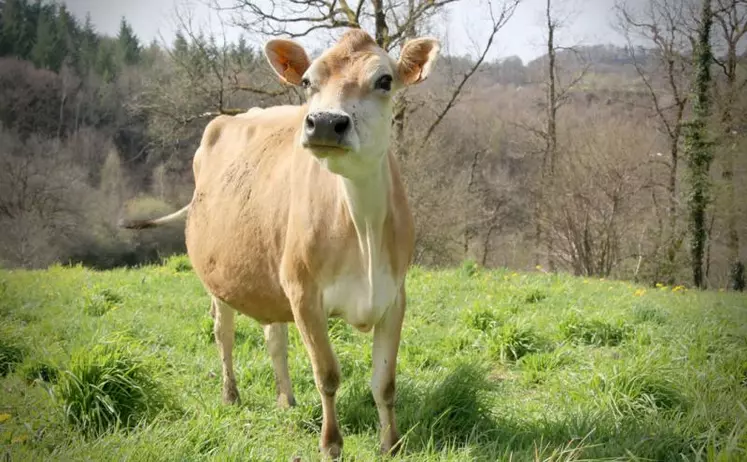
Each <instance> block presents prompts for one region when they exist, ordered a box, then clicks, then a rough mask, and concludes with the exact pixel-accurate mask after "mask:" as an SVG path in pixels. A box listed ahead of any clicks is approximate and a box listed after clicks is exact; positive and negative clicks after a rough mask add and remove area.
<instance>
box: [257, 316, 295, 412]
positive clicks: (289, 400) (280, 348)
mask: <svg viewBox="0 0 747 462" xmlns="http://www.w3.org/2000/svg"><path fill="white" fill-rule="evenodd" d="M264 331H265V341H266V343H267V351H268V352H269V353H270V358H271V359H272V367H273V369H274V370H275V387H276V389H277V395H278V406H280V407H282V408H287V407H290V406H295V405H296V399H295V398H294V397H293V387H292V386H291V380H290V374H289V373H288V324H285V323H274V324H267V325H266V326H264Z"/></svg>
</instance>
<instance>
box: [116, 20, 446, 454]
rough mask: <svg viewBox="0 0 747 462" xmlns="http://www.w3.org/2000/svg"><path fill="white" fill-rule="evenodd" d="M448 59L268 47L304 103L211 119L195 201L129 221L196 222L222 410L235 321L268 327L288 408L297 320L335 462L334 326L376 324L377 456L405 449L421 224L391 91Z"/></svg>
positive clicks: (197, 165)
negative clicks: (408, 335) (331, 322)
mask: <svg viewBox="0 0 747 462" xmlns="http://www.w3.org/2000/svg"><path fill="white" fill-rule="evenodd" d="M438 50H439V43H438V41H437V40H436V39H433V38H430V37H424V38H417V39H413V40H410V41H408V42H407V43H405V45H404V46H403V47H402V49H401V53H400V57H399V59H398V60H394V59H392V58H391V57H390V56H389V55H388V54H387V53H386V52H385V51H384V50H383V49H382V48H380V47H379V46H378V45H377V44H376V42H375V41H374V40H373V39H372V38H371V36H370V35H369V34H367V33H366V32H364V31H362V30H359V29H350V30H348V31H346V32H345V33H344V34H343V35H342V37H341V38H340V39H339V41H338V42H337V43H336V44H335V45H334V46H332V47H331V48H330V49H328V50H326V51H325V52H324V53H322V54H321V56H319V57H318V58H317V59H315V60H314V61H311V60H310V59H309V57H308V55H307V54H306V52H305V51H304V49H303V47H302V46H300V45H299V44H298V43H296V42H294V41H291V40H286V39H273V40H270V41H269V42H267V44H266V45H265V48H264V52H265V56H266V58H267V60H268V61H269V63H270V65H271V67H272V69H274V71H275V73H276V74H277V75H278V77H279V78H280V80H281V81H282V82H284V83H285V84H289V85H295V86H300V87H302V88H303V92H304V93H305V99H306V102H305V104H303V105H300V106H290V105H288V106H275V107H269V108H252V109H251V110H249V111H248V112H246V113H244V114H241V115H238V116H233V117H232V116H219V117H217V118H215V119H213V120H212V121H211V122H210V123H208V125H207V127H206V128H205V131H204V133H203V136H202V140H201V142H200V146H199V148H198V149H197V152H196V153H195V156H194V162H193V172H194V181H195V189H194V194H193V197H192V200H191V202H190V203H189V205H187V206H186V207H184V208H183V209H181V210H180V211H178V212H176V213H174V214H172V215H169V216H167V217H163V218H160V219H156V220H149V221H133V222H126V223H123V226H124V227H127V228H133V229H142V228H148V227H153V226H158V225H160V224H163V223H167V222H170V221H173V220H175V219H178V218H182V217H184V216H186V217H187V223H186V231H185V235H186V244H187V251H188V254H189V258H190V260H191V261H192V265H193V268H194V270H195V272H196V274H197V276H198V277H199V279H200V280H201V281H202V283H203V285H204V286H205V287H206V289H207V290H208V292H209V293H210V295H211V297H212V304H211V313H213V316H214V334H215V340H216V343H217V345H218V350H219V353H220V357H221V360H222V373H223V400H224V402H226V403H237V402H239V392H238V390H237V388H236V379H235V377H234V370H233V358H232V349H233V342H234V312H235V311H238V312H239V313H241V314H244V315H247V316H249V317H251V318H254V319H256V320H257V321H259V322H260V323H261V324H262V325H263V326H264V327H263V328H264V335H265V339H266V343H267V348H268V351H269V355H270V357H271V359H272V363H273V367H274V371H275V382H276V388H277V399H278V404H279V405H280V406H281V407H285V406H292V405H294V404H295V399H294V396H293V389H292V386H291V381H290V377H289V374H288V360H287V355H288V353H287V350H288V330H287V323H290V322H294V323H295V324H296V326H297V328H298V331H299V332H300V335H301V338H302V339H303V343H304V346H305V347H306V350H307V352H308V355H309V357H310V358H311V364H312V368H313V372H314V380H315V383H316V386H317V389H318V391H319V394H320V396H321V401H322V410H323V420H322V431H321V436H320V449H321V451H322V453H323V455H325V456H326V457H331V458H338V457H339V456H340V454H341V451H342V446H343V438H342V435H341V433H340V429H339V426H338V421H337V414H336V410H335V394H336V392H337V389H338V387H339V385H340V379H341V377H340V368H339V365H338V363H337V360H336V358H335V354H334V352H333V350H332V346H331V344H330V339H329V336H328V332H327V321H328V318H330V317H341V318H342V319H343V320H344V321H345V322H347V323H348V324H351V325H352V326H354V327H355V328H357V329H358V330H360V331H362V332H369V331H370V330H372V329H373V354H372V362H373V374H372V379H371V390H372V394H373V397H374V401H375V403H376V408H377V411H378V415H379V423H380V439H381V450H382V452H384V453H390V452H393V451H395V450H396V449H398V443H399V442H400V436H399V433H398V431H397V426H396V423H395V413H394V397H395V371H396V361H397V350H398V348H399V343H400V333H401V329H402V321H403V317H404V312H405V275H406V273H407V270H408V267H409V265H410V262H411V259H412V255H413V247H414V229H413V219H412V215H411V212H410V209H409V206H408V202H407V198H406V195H405V189H404V187H403V183H402V180H401V178H400V172H399V168H398V166H397V161H396V159H395V158H394V156H393V155H392V154H391V153H390V151H389V149H388V148H389V143H390V137H391V126H392V117H393V105H394V102H393V96H394V94H395V93H396V92H397V91H398V90H400V89H402V88H404V87H406V86H409V85H414V84H417V83H419V82H422V81H423V80H425V79H426V77H427V76H428V74H429V72H430V70H431V68H432V66H433V63H434V61H435V59H436V55H437V53H438Z"/></svg>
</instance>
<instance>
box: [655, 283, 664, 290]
mask: <svg viewBox="0 0 747 462" xmlns="http://www.w3.org/2000/svg"><path fill="white" fill-rule="evenodd" d="M662 287H664V284H662V283H661V282H657V283H656V288H657V289H661V288H662Z"/></svg>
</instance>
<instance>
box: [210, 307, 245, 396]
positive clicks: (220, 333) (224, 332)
mask: <svg viewBox="0 0 747 462" xmlns="http://www.w3.org/2000/svg"><path fill="white" fill-rule="evenodd" d="M212 304H213V306H212V308H211V310H212V311H213V313H214V314H215V322H214V324H213V333H214V334H215V343H216V344H217V345H218V352H219V353H220V359H221V362H222V367H223V402H224V403H226V404H238V403H239V390H238V389H237V388H236V377H235V376H234V375H233V340H234V310H233V308H231V307H230V306H228V305H226V304H225V303H223V302H221V301H220V300H218V299H217V298H215V297H213V302H212Z"/></svg>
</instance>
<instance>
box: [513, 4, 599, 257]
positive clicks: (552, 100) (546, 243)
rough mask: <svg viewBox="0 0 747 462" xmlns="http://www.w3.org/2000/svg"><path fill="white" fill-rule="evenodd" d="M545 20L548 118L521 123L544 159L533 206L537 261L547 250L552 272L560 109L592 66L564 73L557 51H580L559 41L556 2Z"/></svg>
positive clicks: (547, 12) (546, 13)
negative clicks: (550, 226)
mask: <svg viewBox="0 0 747 462" xmlns="http://www.w3.org/2000/svg"><path fill="white" fill-rule="evenodd" d="M544 20H545V27H546V32H547V41H546V42H545V49H546V50H547V54H546V56H545V57H543V60H544V62H543V64H544V65H545V73H546V75H545V78H544V82H543V85H544V88H545V101H544V108H545V117H544V121H543V122H544V123H543V126H542V127H541V128H538V127H536V126H533V125H526V124H524V125H522V127H523V128H525V129H528V130H530V132H531V133H533V134H534V135H535V136H536V137H537V138H539V140H540V144H541V145H542V148H541V155H542V162H541V167H540V172H539V180H538V183H537V192H536V193H535V195H536V198H535V205H534V225H535V236H534V237H535V244H536V250H535V259H536V260H535V262H536V263H537V264H539V263H540V259H541V257H542V251H541V250H540V249H542V248H544V249H546V258H547V265H548V268H549V269H550V270H551V271H552V270H554V269H555V255H554V254H555V252H554V249H553V247H554V242H553V239H554V238H553V233H545V230H544V229H543V227H544V224H545V223H546V222H547V221H548V210H549V207H551V205H550V199H551V196H552V195H553V193H552V190H553V188H554V187H555V183H556V178H555V176H556V175H555V173H556V165H557V162H558V156H559V147H558V112H559V111H560V109H561V108H562V107H563V106H564V105H565V104H566V103H567V102H568V98H569V97H570V95H571V93H572V92H573V91H574V90H575V88H576V87H577V85H578V84H579V83H580V82H581V81H582V80H583V78H584V76H585V75H586V73H587V71H588V69H589V66H588V64H582V66H581V67H580V69H578V70H576V71H573V72H571V73H570V76H568V77H567V78H564V77H565V76H564V74H567V73H568V72H563V69H560V67H559V65H558V52H560V51H562V52H565V53H566V54H568V55H575V56H576V57H578V56H579V55H578V52H577V50H576V49H575V48H573V47H564V46H561V45H559V44H558V40H557V33H558V31H559V30H560V29H562V28H563V27H564V26H565V25H564V23H563V22H564V21H563V20H562V19H561V18H560V17H559V15H558V14H557V12H555V11H554V10H553V2H552V1H551V0H546V2H545V8H544Z"/></svg>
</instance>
